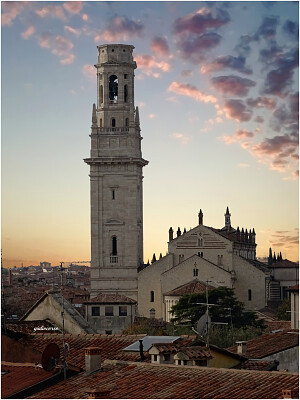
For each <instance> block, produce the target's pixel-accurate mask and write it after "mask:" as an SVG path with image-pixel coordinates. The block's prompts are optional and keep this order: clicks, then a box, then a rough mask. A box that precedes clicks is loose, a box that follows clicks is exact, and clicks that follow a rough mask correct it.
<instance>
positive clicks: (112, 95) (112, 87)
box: [108, 75, 118, 103]
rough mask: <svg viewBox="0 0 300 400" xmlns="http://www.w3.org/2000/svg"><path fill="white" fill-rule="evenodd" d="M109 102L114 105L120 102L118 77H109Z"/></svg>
mask: <svg viewBox="0 0 300 400" xmlns="http://www.w3.org/2000/svg"><path fill="white" fill-rule="evenodd" d="M108 85H109V88H108V89H109V100H110V102H112V103H117V101H118V77H117V76H116V75H111V76H110V77H109V84H108Z"/></svg>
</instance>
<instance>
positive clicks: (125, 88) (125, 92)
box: [124, 85, 128, 103]
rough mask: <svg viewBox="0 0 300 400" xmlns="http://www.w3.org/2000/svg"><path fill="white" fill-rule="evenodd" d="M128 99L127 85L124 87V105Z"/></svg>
mask: <svg viewBox="0 0 300 400" xmlns="http://www.w3.org/2000/svg"><path fill="white" fill-rule="evenodd" d="M127 99H128V85H124V103H127Z"/></svg>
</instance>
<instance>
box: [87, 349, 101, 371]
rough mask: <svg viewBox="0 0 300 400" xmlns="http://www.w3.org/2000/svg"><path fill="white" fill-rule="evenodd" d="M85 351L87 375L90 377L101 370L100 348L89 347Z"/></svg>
mask: <svg viewBox="0 0 300 400" xmlns="http://www.w3.org/2000/svg"><path fill="white" fill-rule="evenodd" d="M84 350H85V373H86V375H90V374H92V373H93V372H95V371H98V370H100V368H101V357H100V348H99V347H87V348H86V349H84Z"/></svg>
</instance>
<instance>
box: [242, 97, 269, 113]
mask: <svg viewBox="0 0 300 400" xmlns="http://www.w3.org/2000/svg"><path fill="white" fill-rule="evenodd" d="M246 103H247V105H248V106H249V107H254V108H262V107H265V108H268V109H269V110H272V109H274V108H275V107H276V100H275V99H271V98H270V97H257V98H256V99H247V100H246Z"/></svg>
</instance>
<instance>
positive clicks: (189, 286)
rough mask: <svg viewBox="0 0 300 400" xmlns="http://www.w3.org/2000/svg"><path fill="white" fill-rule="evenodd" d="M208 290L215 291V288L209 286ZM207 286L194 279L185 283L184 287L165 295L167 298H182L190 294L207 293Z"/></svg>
mask: <svg viewBox="0 0 300 400" xmlns="http://www.w3.org/2000/svg"><path fill="white" fill-rule="evenodd" d="M208 289H209V290H210V289H214V288H213V286H210V285H209V286H208ZM205 290H206V284H205V283H204V282H202V281H199V280H198V279H194V280H192V281H191V282H188V283H185V284H184V285H181V286H178V287H177V288H175V289H173V290H170V291H169V292H167V293H164V295H165V296H182V295H184V294H190V293H205Z"/></svg>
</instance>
